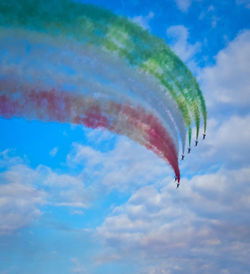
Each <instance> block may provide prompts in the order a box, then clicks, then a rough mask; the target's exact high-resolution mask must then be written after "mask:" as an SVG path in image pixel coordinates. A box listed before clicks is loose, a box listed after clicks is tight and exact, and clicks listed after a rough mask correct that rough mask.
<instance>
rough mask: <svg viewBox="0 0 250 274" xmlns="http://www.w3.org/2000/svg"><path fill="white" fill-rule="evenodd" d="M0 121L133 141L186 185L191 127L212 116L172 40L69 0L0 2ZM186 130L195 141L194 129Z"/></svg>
mask: <svg viewBox="0 0 250 274" xmlns="http://www.w3.org/2000/svg"><path fill="white" fill-rule="evenodd" d="M0 45H1V47H0V115H1V116H2V117H3V118H6V119H10V118H14V117H23V118H25V119H29V120H32V119H33V120H34V119H38V120H41V121H48V122H49V121H57V122H61V123H72V124H82V125H84V126H86V127H90V128H106V129H108V130H110V131H112V132H115V133H118V134H121V135H126V136H128V137H129V138H130V139H132V140H134V141H135V142H137V143H139V144H141V145H143V146H145V147H146V148H148V149H150V150H152V151H153V152H155V153H156V154H157V155H158V156H159V157H161V158H163V159H165V160H166V161H167V162H168V163H169V164H170V165H171V166H172V168H173V170H174V172H175V175H176V177H177V179H178V181H180V171H179V166H178V153H179V148H178V147H179V143H181V151H182V153H184V151H185V145H186V139H188V143H189V146H190V142H191V136H192V128H193V127H194V126H195V128H196V139H198V137H199V131H200V124H201V119H203V124H204V132H206V120H207V111H206V104H205V100H204V97H203V95H202V92H201V90H200V88H199V85H198V83H197V81H196V80H195V78H194V76H193V75H192V73H191V72H190V71H189V70H188V68H187V67H186V66H185V65H184V63H183V62H182V61H181V60H180V59H179V58H178V57H177V56H176V55H175V54H174V53H173V52H172V51H171V50H170V48H169V47H168V46H167V45H166V43H165V42H164V41H163V40H161V39H159V38H157V37H156V36H154V35H152V34H150V33H149V32H148V31H146V30H144V29H142V28H141V27H140V26H138V25H137V24H134V23H133V22H130V21H129V20H128V19H126V18H124V17H121V16H117V15H115V14H113V13H112V12H110V11H107V10H104V9H102V8H99V7H95V6H92V5H88V4H82V3H80V2H75V1H71V0H61V1H56V0H51V1H41V0H36V1H30V0H19V1H16V0H8V1H7V0H3V1H1V2H0ZM187 132H188V138H187V136H186V135H187V134H186V133H187Z"/></svg>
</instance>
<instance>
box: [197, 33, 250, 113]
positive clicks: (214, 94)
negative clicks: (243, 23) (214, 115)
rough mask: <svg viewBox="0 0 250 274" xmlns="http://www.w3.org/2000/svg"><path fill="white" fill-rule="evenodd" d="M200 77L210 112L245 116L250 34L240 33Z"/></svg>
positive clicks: (249, 83) (249, 71)
mask: <svg viewBox="0 0 250 274" xmlns="http://www.w3.org/2000/svg"><path fill="white" fill-rule="evenodd" d="M215 61H216V63H215V65H214V66H210V67H207V68H205V69H204V70H203V71H202V72H201V75H200V80H201V85H202V89H203V90H204V93H205V96H206V98H207V105H208V108H210V109H211V110H213V111H217V112H220V113H222V110H224V111H226V110H227V111H228V110H229V109H230V112H236V113H244V112H246V110H248V109H249V107H250V102H249V96H250V90H249V86H250V78H249V74H250V67H249V62H250V31H249V30H245V31H242V32H241V33H240V34H239V35H238V36H237V37H236V38H235V39H234V40H233V41H232V42H230V43H229V44H228V46H227V47H226V48H225V49H223V50H221V51H220V52H219V53H218V54H217V55H216V57H215Z"/></svg>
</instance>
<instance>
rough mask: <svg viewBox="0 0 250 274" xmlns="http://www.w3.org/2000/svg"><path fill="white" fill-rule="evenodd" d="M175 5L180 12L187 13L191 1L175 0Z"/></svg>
mask: <svg viewBox="0 0 250 274" xmlns="http://www.w3.org/2000/svg"><path fill="white" fill-rule="evenodd" d="M175 3H176V5H177V7H178V8H179V9H180V10H181V11H182V12H187V11H188V9H189V7H190V5H191V3H192V1H191V0H175Z"/></svg>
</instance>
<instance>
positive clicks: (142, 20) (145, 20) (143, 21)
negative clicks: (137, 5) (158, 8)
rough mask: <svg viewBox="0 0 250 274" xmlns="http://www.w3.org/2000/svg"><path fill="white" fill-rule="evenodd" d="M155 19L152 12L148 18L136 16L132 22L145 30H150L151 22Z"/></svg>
mask: <svg viewBox="0 0 250 274" xmlns="http://www.w3.org/2000/svg"><path fill="white" fill-rule="evenodd" d="M153 18H154V13H153V12H152V11H150V12H149V13H148V15H146V16H143V15H139V16H134V17H132V18H131V20H132V21H133V22H134V23H137V24H138V25H140V26H141V27H143V28H144V29H150V27H149V23H150V20H151V19H153Z"/></svg>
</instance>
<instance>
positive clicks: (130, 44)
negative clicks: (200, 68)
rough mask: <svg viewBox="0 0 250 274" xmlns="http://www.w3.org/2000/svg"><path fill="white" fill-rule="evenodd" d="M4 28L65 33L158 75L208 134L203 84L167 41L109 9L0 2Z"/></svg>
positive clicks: (27, 0) (29, 0) (66, 0)
mask: <svg viewBox="0 0 250 274" xmlns="http://www.w3.org/2000/svg"><path fill="white" fill-rule="evenodd" d="M0 15H1V16H0V25H2V26H11V27H20V26H22V27H25V28H29V29H32V30H38V31H44V32H46V33H49V34H53V35H64V36H67V37H69V38H72V39H75V40H77V41H79V42H82V43H87V44H91V45H95V46H97V47H101V48H102V49H105V50H108V51H110V52H113V53H115V54H117V55H118V56H120V57H122V58H124V59H125V60H127V62H128V63H129V64H130V65H131V66H133V67H135V68H139V69H141V70H143V71H144V72H145V73H149V74H151V75H153V76H154V77H156V78H157V79H158V80H159V82H160V83H161V85H162V86H164V87H165V92H166V93H169V94H171V96H172V98H173V100H174V101H175V102H176V104H177V106H178V108H179V110H180V112H181V113H182V116H183V119H184V121H185V124H186V126H187V128H188V131H189V145H190V142H191V137H190V136H191V135H192V132H191V127H192V121H194V123H195V126H196V138H198V135H199V128H200V112H201V113H202V116H203V121H204V131H206V120H207V111H206V105H205V101H204V98H203V95H202V93H201V91H200V88H199V85H198V83H197V81H196V80H195V78H194V76H193V75H192V73H191V72H190V71H189V70H188V68H187V67H186V66H185V64H184V63H183V62H182V61H181V60H180V59H179V58H178V57H177V56H176V55H175V54H174V53H173V52H172V51H171V49H170V48H169V47H168V46H167V45H166V43H165V41H164V40H162V39H159V38H157V37H155V36H153V35H151V34H150V33H149V32H148V31H146V30H143V29H142V28H141V27H139V26H138V25H136V24H134V23H132V22H130V21H128V20H127V19H126V18H124V17H120V16H117V15H115V14H113V13H112V12H110V11H107V10H104V9H101V8H98V7H95V6H92V5H86V4H84V5H83V4H81V3H78V2H73V1H70V0H61V1H59V2H58V1H56V0H51V1H42V0H36V1H33V0H19V1H16V0H8V1H7V0H6V1H1V2H0Z"/></svg>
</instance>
